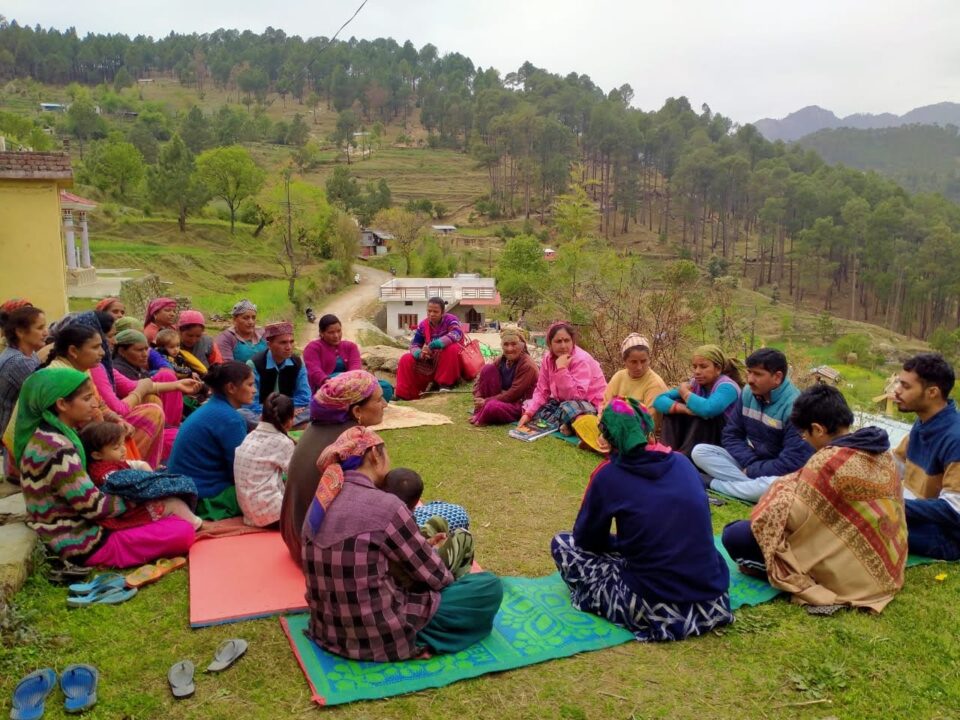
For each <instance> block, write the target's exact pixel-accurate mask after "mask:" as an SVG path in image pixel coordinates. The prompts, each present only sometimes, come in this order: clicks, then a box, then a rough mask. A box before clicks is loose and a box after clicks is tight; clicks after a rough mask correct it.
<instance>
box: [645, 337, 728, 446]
mask: <svg viewBox="0 0 960 720" xmlns="http://www.w3.org/2000/svg"><path fill="white" fill-rule="evenodd" d="M692 365H693V377H692V378H691V379H690V381H689V382H683V383H680V385H679V386H678V387H676V388H674V389H673V390H668V391H667V392H665V393H662V394H660V395H658V396H657V399H656V400H654V401H653V407H654V408H655V409H656V410H657V411H659V413H660V415H661V417H662V420H661V424H660V439H661V442H663V444H664V445H666V446H668V447H671V448H673V449H674V450H676V451H677V452H680V453H683V454H684V455H686V456H687V457H689V456H690V452H691V451H692V450H693V448H694V446H695V445H697V444H699V443H708V444H712V445H717V444H719V443H720V437H721V435H722V433H723V426H724V425H725V424H726V422H727V418H729V416H730V413H732V412H733V411H734V410H735V408H736V406H737V400H738V399H739V398H740V386H741V385H742V381H741V380H740V372H739V370H738V369H737V367H736V365H735V364H734V362H733V361H732V360H731V359H730V358H728V357H727V356H726V355H725V354H724V352H723V350H721V349H720V348H719V347H718V346H717V345H701V346H700V347H698V348H697V349H696V350H694V351H693V361H692Z"/></svg>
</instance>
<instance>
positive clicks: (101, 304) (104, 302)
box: [93, 297, 123, 312]
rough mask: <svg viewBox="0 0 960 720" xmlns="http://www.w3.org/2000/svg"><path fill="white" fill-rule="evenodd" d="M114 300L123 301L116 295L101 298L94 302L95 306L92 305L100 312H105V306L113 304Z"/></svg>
mask: <svg viewBox="0 0 960 720" xmlns="http://www.w3.org/2000/svg"><path fill="white" fill-rule="evenodd" d="M115 302H123V301H122V300H121V299H120V298H118V297H105V298H104V299H103V300H101V301H100V302H98V303H97V304H96V307H94V308H93V309H94V310H99V311H100V312H106V311H107V308H108V307H110V306H111V305H113V304H114V303H115Z"/></svg>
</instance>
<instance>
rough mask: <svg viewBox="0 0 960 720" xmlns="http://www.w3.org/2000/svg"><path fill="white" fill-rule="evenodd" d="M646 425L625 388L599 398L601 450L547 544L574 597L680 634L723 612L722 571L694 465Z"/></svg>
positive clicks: (654, 633) (659, 635) (645, 637)
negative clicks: (565, 521)
mask: <svg viewBox="0 0 960 720" xmlns="http://www.w3.org/2000/svg"><path fill="white" fill-rule="evenodd" d="M653 427H654V421H653V417H652V416H651V415H650V414H649V412H648V411H647V410H646V408H644V406H643V405H641V404H640V403H639V402H638V401H637V400H635V399H633V398H622V397H615V398H613V399H612V400H611V401H610V403H609V404H608V405H607V406H606V407H605V408H604V410H603V415H602V416H601V420H600V429H601V432H602V436H603V439H604V441H605V444H606V445H608V449H609V451H610V456H609V460H605V461H604V462H602V463H600V465H599V466H597V469H596V470H594V471H593V475H592V476H591V478H590V483H589V484H588V485H587V491H586V493H585V494H584V497H583V503H582V504H581V506H580V512H579V514H578V515H577V520H576V523H575V524H574V526H573V532H572V533H567V532H563V533H560V534H558V535H557V536H556V537H554V539H553V542H552V543H551V547H550V550H551V553H552V554H553V559H554V561H555V562H556V564H557V568H558V569H559V570H560V575H561V576H562V577H563V579H564V581H565V582H566V583H567V585H568V586H569V587H570V594H571V597H572V600H573V604H574V606H576V607H577V608H579V609H580V610H582V611H584V612H592V613H595V614H597V615H600V616H601V617H605V618H607V619H608V620H610V621H611V622H613V623H616V624H617V625H620V626H622V627H624V628H626V629H627V630H630V631H631V632H632V633H633V634H634V635H635V636H636V638H637V639H638V640H641V641H665V640H683V639H684V638H686V637H689V636H690V635H702V634H703V633H706V632H709V631H710V630H712V629H713V628H715V627H718V626H721V625H726V624H727V623H730V622H733V613H732V612H731V610H730V595H729V593H728V586H729V582H730V576H729V572H728V570H727V565H726V562H725V561H724V559H723V558H722V557H721V556H720V553H719V552H717V549H716V547H714V544H713V529H712V526H711V521H710V509H709V506H708V504H707V500H706V497H705V496H704V494H703V485H702V483H701V481H700V476H699V474H698V473H697V470H696V468H694V466H693V464H692V463H691V462H690V461H689V460H688V459H687V458H686V457H684V456H683V455H680V454H679V453H674V452H671V451H670V448H667V447H664V446H662V445H652V444H650V442H651V440H652V433H653ZM614 521H615V522H616V534H615V535H612V534H611V532H610V530H611V525H612V524H613V522H614Z"/></svg>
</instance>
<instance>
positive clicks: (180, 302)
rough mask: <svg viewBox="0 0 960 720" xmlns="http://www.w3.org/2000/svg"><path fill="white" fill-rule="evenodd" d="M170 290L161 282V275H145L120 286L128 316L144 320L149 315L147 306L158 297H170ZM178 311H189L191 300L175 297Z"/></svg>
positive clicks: (121, 296) (126, 281)
mask: <svg viewBox="0 0 960 720" xmlns="http://www.w3.org/2000/svg"><path fill="white" fill-rule="evenodd" d="M169 293H170V288H169V285H168V284H167V283H164V282H162V281H161V280H160V276H159V275H145V276H144V277H142V278H134V279H131V280H124V281H123V283H122V284H121V285H120V299H121V300H123V304H124V305H126V306H127V315H132V316H133V317H135V318H139V319H140V320H143V316H144V315H146V313H147V304H148V303H149V302H150V301H151V300H153V299H154V298H158V297H169ZM174 300H176V301H177V310H187V309H188V308H189V307H190V298H188V297H184V296H175V297H174Z"/></svg>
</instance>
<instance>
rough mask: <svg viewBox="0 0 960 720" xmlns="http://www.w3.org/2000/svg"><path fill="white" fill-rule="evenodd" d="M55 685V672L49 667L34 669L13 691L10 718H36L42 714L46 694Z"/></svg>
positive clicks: (23, 719) (22, 719)
mask: <svg viewBox="0 0 960 720" xmlns="http://www.w3.org/2000/svg"><path fill="white" fill-rule="evenodd" d="M56 686H57V673H56V672H54V671H53V670H52V669H51V668H43V669H42V670H34V671H33V672H32V673H30V674H29V675H27V676H25V677H24V678H23V679H22V680H21V681H20V682H18V683H17V687H16V688H15V689H14V691H13V702H12V703H11V704H10V717H11V719H12V720H37V719H38V718H40V717H41V716H42V715H43V710H44V703H46V701H47V695H49V694H50V692H51V691H52V690H53V689H54V688H55V687H56Z"/></svg>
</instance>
